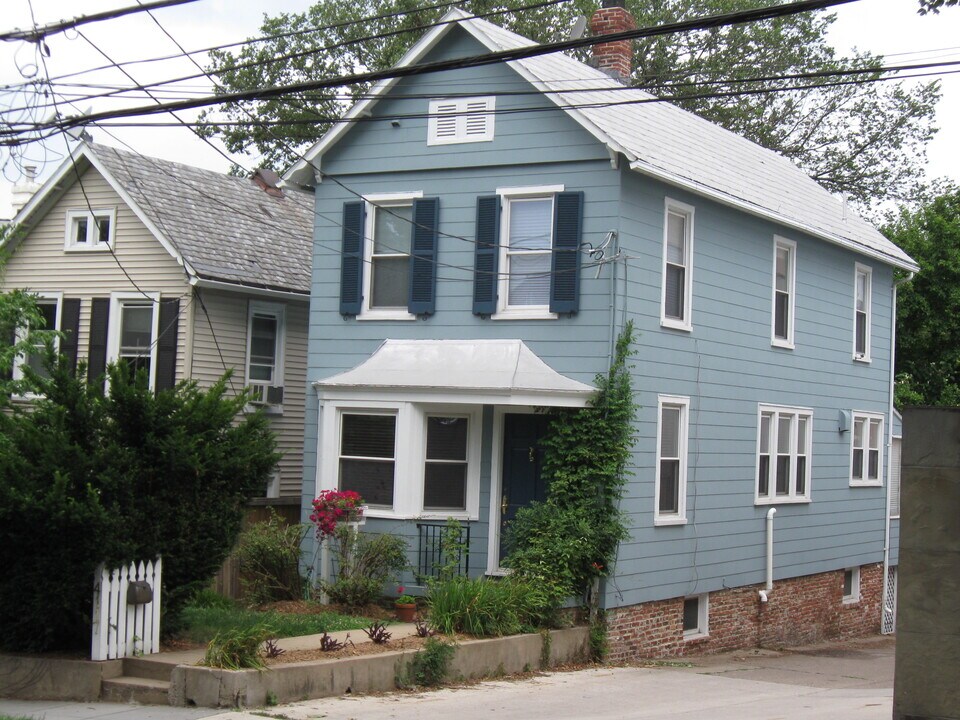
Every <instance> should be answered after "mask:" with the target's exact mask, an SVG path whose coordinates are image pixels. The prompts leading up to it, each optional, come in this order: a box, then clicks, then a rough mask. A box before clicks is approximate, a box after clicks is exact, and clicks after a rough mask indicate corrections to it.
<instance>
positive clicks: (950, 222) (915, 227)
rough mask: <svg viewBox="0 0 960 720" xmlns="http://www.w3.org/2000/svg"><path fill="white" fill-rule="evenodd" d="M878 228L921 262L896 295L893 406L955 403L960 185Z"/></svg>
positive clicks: (958, 399)
mask: <svg viewBox="0 0 960 720" xmlns="http://www.w3.org/2000/svg"><path fill="white" fill-rule="evenodd" d="M883 232H884V233H885V234H886V235H887V237H889V238H890V239H891V240H892V241H893V242H895V243H896V244H897V245H899V246H900V247H901V248H903V250H904V251H906V252H907V253H909V254H910V255H911V256H912V257H913V258H914V260H916V261H917V264H918V265H920V272H919V273H917V275H916V277H915V278H913V280H912V281H911V282H909V283H905V284H903V285H901V286H900V290H899V291H898V295H897V355H896V374H897V386H896V401H897V404H898V405H901V406H902V405H904V404H909V405H960V188H957V187H954V188H951V189H949V190H948V191H946V192H943V193H942V194H941V195H939V196H938V197H936V198H934V199H932V200H930V201H928V202H926V203H925V204H923V206H922V207H920V208H919V209H918V210H913V211H910V210H904V211H902V212H901V213H900V216H899V217H898V218H896V219H895V220H894V221H892V222H891V223H889V224H888V225H887V226H886V227H885V228H884V229H883Z"/></svg>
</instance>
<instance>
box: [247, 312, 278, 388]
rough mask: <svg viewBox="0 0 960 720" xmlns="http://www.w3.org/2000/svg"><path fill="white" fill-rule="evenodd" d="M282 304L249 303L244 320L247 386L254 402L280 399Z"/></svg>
mask: <svg viewBox="0 0 960 720" xmlns="http://www.w3.org/2000/svg"><path fill="white" fill-rule="evenodd" d="M283 346H284V306H283V305H278V304H275V303H261V302H251V303H250V308H249V316H248V321H247V385H249V386H250V387H251V390H252V392H253V398H252V399H253V402H255V403H261V404H270V405H279V404H280V403H282V402H283Z"/></svg>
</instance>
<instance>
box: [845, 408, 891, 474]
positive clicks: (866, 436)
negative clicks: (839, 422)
mask: <svg viewBox="0 0 960 720" xmlns="http://www.w3.org/2000/svg"><path fill="white" fill-rule="evenodd" d="M857 420H863V421H865V423H866V427H865V428H864V432H863V442H864V446H863V474H864V475H866V474H867V472H868V468H869V466H870V457H869V455H868V453H869V452H870V421H871V420H879V421H880V429H879V431H878V437H879V443H880V446H879V447H878V448H877V479H876V480H870V479H869V478H866V477H864V478H863V479H860V480H856V479H854V477H853V451H854V449H855V448H854V446H853V442H854V439H855V435H856V432H855V430H854V428H855V427H856V425H857ZM885 421H886V417H885V416H884V415H883V413H876V412H866V411H861V410H854V411H853V413H852V415H851V419H850V465H849V467H850V471H849V480H850V487H883V472H884V469H885V468H884V462H883V455H884V452H883V451H884V447H883V445H884V439H885V435H884V434H883V428H884V424H885Z"/></svg>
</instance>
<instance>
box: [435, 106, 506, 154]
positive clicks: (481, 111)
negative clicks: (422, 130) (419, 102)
mask: <svg viewBox="0 0 960 720" xmlns="http://www.w3.org/2000/svg"><path fill="white" fill-rule="evenodd" d="M494 100H495V98H493V97H482V98H463V99H461V100H434V101H432V102H431V103H430V119H429V121H428V123H427V145H451V144H454V143H468V142H486V141H489V140H493V126H494V115H493V114H492V113H493V110H494Z"/></svg>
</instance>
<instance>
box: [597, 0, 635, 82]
mask: <svg viewBox="0 0 960 720" xmlns="http://www.w3.org/2000/svg"><path fill="white" fill-rule="evenodd" d="M636 27H637V23H636V21H635V20H634V19H633V15H631V14H630V12H629V11H628V10H627V8H626V0H603V4H602V5H601V7H600V9H599V10H597V11H596V12H595V13H594V14H593V17H591V18H590V32H591V34H592V35H593V36H594V37H597V36H600V35H609V34H610V33H618V32H624V31H625V30H635V29H636ZM592 65H593V66H594V67H596V68H599V69H600V70H603V71H604V72H605V73H607V74H608V75H610V76H611V77H614V78H616V79H617V80H620V81H621V82H625V81H626V80H627V78H629V77H630V73H631V72H633V41H632V40H620V41H618V42H610V43H598V44H596V45H594V46H593V63H592Z"/></svg>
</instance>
